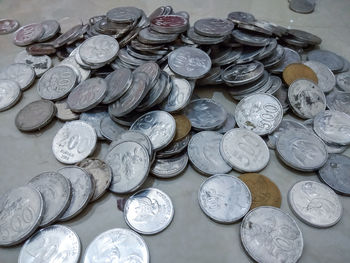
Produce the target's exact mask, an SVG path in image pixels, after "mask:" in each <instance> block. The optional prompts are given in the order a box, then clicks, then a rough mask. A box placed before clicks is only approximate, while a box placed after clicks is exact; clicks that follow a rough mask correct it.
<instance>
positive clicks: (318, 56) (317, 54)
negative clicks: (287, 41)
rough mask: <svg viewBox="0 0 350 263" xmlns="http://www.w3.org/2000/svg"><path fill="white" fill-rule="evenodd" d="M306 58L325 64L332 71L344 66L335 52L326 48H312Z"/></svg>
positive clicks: (335, 71)
mask: <svg viewBox="0 0 350 263" xmlns="http://www.w3.org/2000/svg"><path fill="white" fill-rule="evenodd" d="M307 59H308V60H313V61H317V62H320V63H322V64H324V65H326V66H327V67H328V68H329V69H330V70H332V71H333V73H337V72H339V71H341V69H342V68H343V66H344V61H343V60H342V59H341V58H340V57H339V56H338V55H337V54H335V53H333V52H331V51H328V50H322V49H319V50H312V51H310V52H309V53H308V54H307Z"/></svg>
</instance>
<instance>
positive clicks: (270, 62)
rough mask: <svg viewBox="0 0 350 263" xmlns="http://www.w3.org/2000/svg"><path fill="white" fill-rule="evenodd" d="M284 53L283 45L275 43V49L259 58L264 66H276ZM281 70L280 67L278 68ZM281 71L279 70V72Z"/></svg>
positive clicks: (280, 61)
mask: <svg viewBox="0 0 350 263" xmlns="http://www.w3.org/2000/svg"><path fill="white" fill-rule="evenodd" d="M284 55H285V49H284V47H283V46H281V45H279V44H277V47H276V49H275V50H274V51H273V52H272V54H271V55H270V56H268V57H267V58H264V59H261V63H263V64H264V66H265V68H267V69H270V68H271V67H272V68H273V67H276V66H277V65H278V64H279V63H282V61H283V58H284ZM279 70H281V69H279ZM281 72H283V69H282V71H280V72H279V73H281Z"/></svg>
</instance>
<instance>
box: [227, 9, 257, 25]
mask: <svg viewBox="0 0 350 263" xmlns="http://www.w3.org/2000/svg"><path fill="white" fill-rule="evenodd" d="M227 19H229V20H231V21H232V22H234V23H237V24H238V23H251V22H254V21H255V17H254V16H253V15H252V14H250V13H246V12H239V11H235V12H231V13H229V14H228V15H227Z"/></svg>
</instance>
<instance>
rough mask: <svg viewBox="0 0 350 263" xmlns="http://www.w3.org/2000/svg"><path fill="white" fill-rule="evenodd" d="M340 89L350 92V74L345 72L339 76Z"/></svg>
mask: <svg viewBox="0 0 350 263" xmlns="http://www.w3.org/2000/svg"><path fill="white" fill-rule="evenodd" d="M337 85H338V87H339V88H340V89H341V90H343V91H346V92H350V72H348V71H347V72H343V73H340V74H338V75H337Z"/></svg>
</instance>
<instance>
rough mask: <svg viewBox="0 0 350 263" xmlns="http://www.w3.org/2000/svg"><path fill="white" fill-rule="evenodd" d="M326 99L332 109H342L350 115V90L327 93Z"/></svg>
mask: <svg viewBox="0 0 350 263" xmlns="http://www.w3.org/2000/svg"><path fill="white" fill-rule="evenodd" d="M326 101H327V107H328V108H329V109H330V110H335V111H341V112H345V113H346V114H348V115H350V92H340V91H337V90H334V91H332V92H330V93H329V94H327V96H326Z"/></svg>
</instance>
